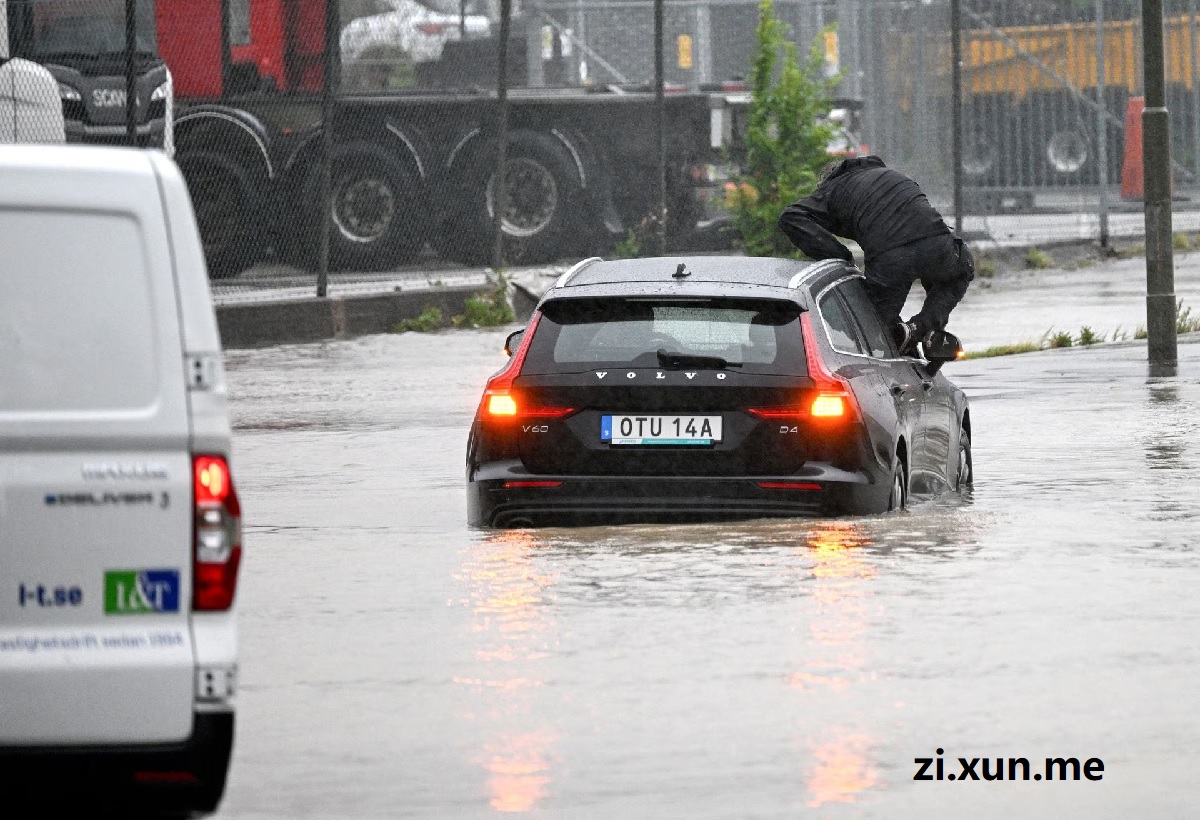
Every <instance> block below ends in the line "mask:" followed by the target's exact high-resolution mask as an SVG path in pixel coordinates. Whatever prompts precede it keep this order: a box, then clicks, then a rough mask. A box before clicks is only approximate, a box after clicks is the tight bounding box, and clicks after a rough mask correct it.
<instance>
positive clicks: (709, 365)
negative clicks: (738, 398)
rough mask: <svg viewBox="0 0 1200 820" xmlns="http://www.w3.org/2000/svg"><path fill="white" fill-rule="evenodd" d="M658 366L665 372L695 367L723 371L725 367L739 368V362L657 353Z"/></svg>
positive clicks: (717, 358) (717, 357)
mask: <svg viewBox="0 0 1200 820" xmlns="http://www.w3.org/2000/svg"><path fill="white" fill-rule="evenodd" d="M658 365H659V367H665V368H666V369H667V370H682V369H683V368H685V367H696V368H700V369H703V370H724V369H725V368H727V367H741V366H742V363H741V362H732V363H730V362H727V361H725V360H724V359H722V358H721V357H720V356H693V355H691V354H688V353H671V352H670V351H666V350H660V351H658Z"/></svg>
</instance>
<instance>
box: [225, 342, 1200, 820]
mask: <svg viewBox="0 0 1200 820" xmlns="http://www.w3.org/2000/svg"><path fill="white" fill-rule="evenodd" d="M504 335H505V332H504V331H498V332H495V331H494V332H456V333H446V334H440V335H433V336H424V335H417V334H406V335H403V336H377V337H369V338H365V339H360V340H354V341H347V342H335V343H328V344H320V345H305V346H293V347H285V348H275V349H267V350H259V351H238V352H232V353H230V354H229V356H228V361H229V376H230V383H231V391H232V393H233V395H234V397H235V398H234V402H233V410H234V419H235V425H236V436H235V445H236V447H235V463H234V469H235V475H236V479H237V481H238V482H239V492H240V494H241V496H242V500H243V508H244V514H245V521H246V524H247V527H246V557H245V560H244V563H243V575H242V583H241V587H240V590H239V607H240V615H241V635H242V646H241V657H242V670H241V681H242V689H241V692H240V695H239V697H240V702H239V714H238V720H239V724H238V736H237V744H236V751H235V759H234V763H233V769H232V774H231V780H230V785H229V789H228V791H227V793H226V800H225V803H224V806H223V810H222V812H221V813H220V815H219V816H220V817H224V818H279V819H280V820H282V819H283V818H289V819H290V818H322V820H325V819H326V818H347V819H348V820H349V819H350V818H353V820H368V819H373V818H402V817H431V818H476V817H491V816H496V815H501V814H506V813H515V814H520V813H525V814H527V815H528V816H530V817H554V818H559V817H564V818H616V817H639V818H641V817H646V818H701V817H703V818H709V817H713V818H727V817H730V818H732V817H738V818H742V817H747V818H749V817H753V818H782V817H796V816H832V817H843V816H845V817H881V818H894V817H934V816H947V817H994V818H1011V817H1023V818H1026V817H1071V816H1075V817H1132V816H1143V817H1181V816H1187V815H1189V814H1191V813H1192V812H1193V811H1194V809H1193V807H1194V805H1195V798H1194V796H1193V790H1194V780H1195V772H1196V771H1197V768H1198V766H1200V744H1198V743H1197V741H1198V740H1200V700H1198V698H1197V692H1200V688H1198V686H1197V683H1196V681H1197V678H1200V594H1198V591H1200V480H1198V477H1200V445H1198V444H1197V441H1198V439H1200V435H1198V434H1200V378H1198V377H1197V374H1200V340H1196V339H1191V338H1187V337H1185V341H1186V342H1189V343H1183V344H1181V346H1180V358H1181V372H1182V373H1183V374H1184V375H1183V376H1181V377H1179V378H1175V379H1167V380H1157V381H1155V382H1150V381H1149V380H1148V379H1147V378H1146V376H1145V373H1146V366H1145V347H1144V344H1132V343H1131V344H1127V345H1118V346H1105V347H1103V348H1093V349H1087V350H1084V349H1069V350H1056V351H1050V352H1047V353H1042V354H1034V355H1027V356H1023V357H1009V358H1003V359H988V360H977V361H968V362H962V363H956V364H952V365H950V366H948V375H949V376H950V377H951V378H952V379H954V380H955V381H956V382H957V383H958V384H960V385H961V386H963V387H964V389H965V390H966V391H967V392H968V394H969V395H970V397H971V401H972V414H973V426H974V429H975V442H974V448H975V466H976V472H977V480H976V487H975V492H974V494H973V497H972V498H969V499H959V498H957V497H955V498H945V499H942V500H938V501H930V502H925V503H920V504H917V505H915V506H914V507H913V508H912V509H911V510H910V511H909V512H906V513H901V514H897V515H892V516H881V517H871V518H845V519H822V520H775V521H755V522H747V523H741V524H720V525H684V526H658V525H656V526H623V527H599V528H588V529H547V530H510V531H494V532H485V531H475V530H470V529H468V528H467V527H466V526H465V523H464V521H465V496H464V489H463V465H464V450H465V444H466V435H467V428H468V425H469V423H470V417H471V415H472V413H473V411H474V407H475V403H476V402H477V401H478V396H479V392H480V389H481V387H482V384H483V381H484V379H485V378H486V376H487V375H488V374H489V373H490V372H491V371H492V370H494V369H496V368H497V367H498V366H499V365H500V364H501V363H502V361H503V354H502V353H501V352H500V347H501V344H502V340H503V338H504ZM1195 335H1197V334H1193V336H1195ZM939 748H942V749H944V758H945V769H944V771H945V772H946V773H947V774H949V773H955V772H958V771H960V766H959V764H958V763H957V760H956V759H957V758H958V757H965V758H967V759H968V760H970V759H972V758H976V757H979V758H983V757H987V758H992V759H994V758H996V757H1003V758H1005V759H1007V758H1020V757H1024V758H1027V759H1028V760H1030V761H1031V762H1032V768H1031V771H1032V772H1033V773H1040V772H1041V771H1042V768H1043V767H1042V763H1043V761H1044V759H1045V758H1046V757H1064V758H1067V757H1075V758H1077V759H1079V761H1080V762H1081V763H1082V762H1085V761H1087V760H1088V759H1090V758H1098V759H1100V760H1102V761H1103V767H1104V768H1103V775H1102V779H1100V780H1095V781H1092V780H1088V779H1082V780H1080V781H1079V782H1066V783H1062V782H1044V781H1041V782H1037V781H1033V780H1030V781H1028V782H1025V781H1018V782H1009V781H999V782H983V781H979V782H976V781H974V780H967V781H955V782H951V781H949V780H943V781H942V782H937V781H933V782H926V781H920V782H918V781H914V780H913V776H914V775H915V774H916V773H917V769H918V768H919V767H918V765H917V764H915V763H914V759H915V758H923V757H929V758H933V757H936V750H937V749H939ZM993 769H994V764H993ZM974 770H975V771H980V768H979V767H975V769H974ZM930 771H931V772H932V771H933V769H931V770H930ZM1092 771H1093V772H1095V771H1096V770H1095V768H1093V769H1092Z"/></svg>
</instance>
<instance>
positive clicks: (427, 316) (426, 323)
mask: <svg viewBox="0 0 1200 820" xmlns="http://www.w3.org/2000/svg"><path fill="white" fill-rule="evenodd" d="M445 324H446V323H445V322H444V321H442V312H441V311H440V310H439V309H438V308H436V307H434V306H433V305H428V306H427V307H426V308H425V309H424V310H423V311H421V313H420V315H419V316H417V318H415V319H405V320H404V321H403V322H401V323H400V324H398V325H396V326H395V327H394V328H392V332H393V333H409V332H412V333H432V332H433V331H435V330H438V329H440V328H442V327H443V326H445Z"/></svg>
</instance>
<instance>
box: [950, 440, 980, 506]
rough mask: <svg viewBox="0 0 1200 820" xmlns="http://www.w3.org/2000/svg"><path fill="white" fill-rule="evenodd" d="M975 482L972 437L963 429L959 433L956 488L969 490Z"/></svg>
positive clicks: (958, 490) (960, 490) (956, 489)
mask: <svg viewBox="0 0 1200 820" xmlns="http://www.w3.org/2000/svg"><path fill="white" fill-rule="evenodd" d="M974 484H975V465H974V463H973V462H972V461H971V437H970V436H969V435H968V434H967V431H966V430H963V431H962V432H961V433H959V434H958V471H957V472H956V473H955V480H954V489H955V491H956V492H960V493H962V492H967V491H969V490H970V489H971V487H972V486H973V485H974Z"/></svg>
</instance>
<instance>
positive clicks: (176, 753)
mask: <svg viewBox="0 0 1200 820" xmlns="http://www.w3.org/2000/svg"><path fill="white" fill-rule="evenodd" d="M227 405H228V402H227V394H226V390H225V381H224V370H223V367H222V362H221V349H220V339H219V337H218V334H217V325H216V320H215V317H214V314H213V308H212V301H211V297H210V294H209V291H208V277H207V275H206V271H205V267H204V256H203V252H202V250H201V245H200V239H199V235H198V233H197V230H196V223H195V218H194V216H193V213H192V207H191V203H190V200H189V199H188V192H187V189H186V187H185V185H184V181H183V177H182V176H181V175H180V173H179V171H178V169H177V168H176V167H175V165H174V164H173V163H172V162H171V161H170V160H169V159H167V158H166V157H165V156H163V155H162V154H160V153H159V152H156V151H134V150H128V149H119V148H90V147H69V146H6V147H5V148H4V150H2V151H0V794H2V795H4V796H3V798H0V800H2V801H3V803H4V804H5V805H9V806H17V805H29V806H33V805H36V806H38V807H39V809H38V810H37V811H36V812H35V813H36V814H39V815H41V814H46V815H47V816H58V809H59V808H60V807H61V806H62V804H63V802H64V801H65V800H67V799H68V797H73V796H80V795H83V797H82V798H81V799H83V800H84V802H85V804H86V805H87V806H90V807H91V808H93V809H105V810H108V809H112V808H117V807H123V806H125V805H126V804H127V803H136V804H137V805H139V806H142V807H148V808H150V809H151V811H152V812H164V813H173V814H176V815H178V814H180V813H188V812H195V811H212V810H214V809H215V808H216V806H217V804H218V802H219V801H220V798H221V794H222V791H223V789H224V785H225V775H226V771H227V769H228V764H229V756H230V751H231V749H232V744H233V715H234V694H235V689H236V676H237V638H236V633H235V624H234V607H233V601H234V593H235V589H236V584H237V573H238V563H239V560H240V557H241V511H240V508H239V505H238V497H237V494H236V492H235V491H234V486H233V483H232V480H231V476H230V470H229V447H230V428H229V417H228V406H227ZM85 785H86V788H84V786H85ZM21 794H24V795H25V796H27V797H31V798H33V802H28V801H25V802H22V801H21V800H19V799H18V798H16V797H15V796H16V795H21ZM43 809H44V811H43ZM0 813H3V812H2V811H0Z"/></svg>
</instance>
